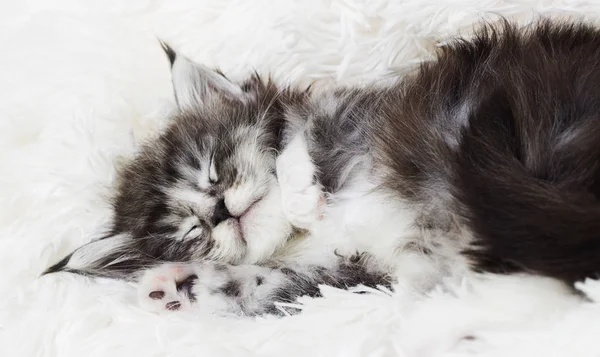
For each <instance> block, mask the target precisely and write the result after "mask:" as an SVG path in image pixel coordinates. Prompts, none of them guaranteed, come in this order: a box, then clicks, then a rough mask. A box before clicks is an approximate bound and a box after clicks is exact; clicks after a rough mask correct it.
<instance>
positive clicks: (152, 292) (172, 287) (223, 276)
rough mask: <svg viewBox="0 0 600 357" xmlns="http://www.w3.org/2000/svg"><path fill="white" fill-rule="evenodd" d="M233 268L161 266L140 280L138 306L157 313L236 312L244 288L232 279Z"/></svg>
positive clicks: (213, 265) (219, 265) (212, 265)
mask: <svg viewBox="0 0 600 357" xmlns="http://www.w3.org/2000/svg"><path fill="white" fill-rule="evenodd" d="M234 269H235V267H234V266H230V265H226V264H222V263H218V262H204V263H188V264H176V263H167V264H162V265H160V266H158V267H156V268H153V269H149V270H147V271H146V272H145V274H144V275H143V276H142V278H141V279H140V281H139V287H138V300H139V304H140V306H141V307H142V308H144V309H145V310H148V311H151V312H158V313H160V312H165V311H179V310H192V309H193V310H196V309H198V310H202V311H204V312H209V313H238V312H240V311H241V309H242V306H241V305H240V304H241V301H242V296H241V295H242V291H243V287H244V286H245V285H243V284H241V282H239V281H238V280H237V279H236V278H234V276H233V275H234V273H233V270H234ZM246 270H247V269H246ZM252 282H254V280H252ZM246 285H248V284H246Z"/></svg>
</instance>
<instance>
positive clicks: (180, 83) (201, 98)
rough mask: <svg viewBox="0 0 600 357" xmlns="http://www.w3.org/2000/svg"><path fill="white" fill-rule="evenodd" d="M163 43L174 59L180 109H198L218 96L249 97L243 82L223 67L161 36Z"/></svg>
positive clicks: (176, 94) (164, 48)
mask: <svg viewBox="0 0 600 357" xmlns="http://www.w3.org/2000/svg"><path fill="white" fill-rule="evenodd" d="M159 43H160V45H161V47H162V48H163V50H164V51H165V54H166V55H167V57H168V58H169V61H170V63H171V80H172V82H173V90H174V92H175V100H176V101H177V106H178V107H179V108H180V109H182V110H190V109H191V110H193V109H197V108H198V107H199V106H202V105H204V104H206V103H207V102H208V101H210V100H212V99H214V98H227V99H230V100H236V99H237V100H242V101H243V100H246V99H247V96H246V95H245V93H244V92H243V91H242V89H241V88H240V86H239V85H238V84H236V83H232V82H231V81H229V79H227V77H225V75H223V73H221V72H220V71H218V70H213V69H210V68H208V67H206V66H205V65H202V64H199V63H194V62H192V61H191V60H190V59H189V58H187V57H185V56H182V55H181V54H178V53H177V52H175V50H173V48H172V47H171V46H169V45H168V44H167V43H166V42H164V41H160V40H159Z"/></svg>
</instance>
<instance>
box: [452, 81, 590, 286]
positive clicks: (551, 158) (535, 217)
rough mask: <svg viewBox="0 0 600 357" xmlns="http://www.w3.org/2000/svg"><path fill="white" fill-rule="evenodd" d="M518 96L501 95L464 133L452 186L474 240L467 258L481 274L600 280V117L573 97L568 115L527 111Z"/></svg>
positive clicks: (487, 103)
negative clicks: (592, 278)
mask: <svg viewBox="0 0 600 357" xmlns="http://www.w3.org/2000/svg"><path fill="white" fill-rule="evenodd" d="M519 95H521V96H522V95H523V93H515V92H511V91H510V90H499V91H495V92H494V93H493V94H492V95H491V96H489V97H488V99H487V100H486V101H484V102H482V103H480V106H479V107H478V109H476V110H475V111H474V113H473V114H472V115H471V118H470V121H469V123H470V127H469V128H467V129H465V132H464V135H463V141H462V143H461V148H460V152H459V155H458V165H457V167H458V172H457V175H456V181H455V188H457V192H456V196H457V198H458V202H459V205H460V206H461V211H462V212H463V216H464V217H465V218H466V220H467V223H468V225H469V226H470V228H471V229H472V231H473V233H474V237H475V242H474V244H473V246H472V248H471V249H469V250H468V251H467V252H466V254H467V255H468V256H470V257H471V258H472V259H473V263H474V265H475V267H476V268H478V269H480V270H483V271H494V272H511V271H527V272H531V273H535V274H541V275H545V276H549V277H553V278H557V279H560V280H563V281H565V282H567V283H573V282H575V281H578V280H582V279H584V278H586V277H597V276H598V273H599V272H600V202H599V201H598V194H599V193H600V168H599V163H600V111H599V112H595V113H593V114H591V115H590V114H589V113H590V112H589V111H587V110H589V109H592V108H589V107H588V108H585V110H584V111H587V113H585V112H581V111H578V108H582V107H581V106H579V107H578V105H579V104H581V103H577V100H576V99H575V98H573V101H571V102H570V104H567V105H572V107H571V108H568V109H567V110H566V111H564V112H560V111H557V106H556V105H555V103H547V107H545V108H544V104H543V103H540V104H541V106H539V107H537V106H535V107H533V106H529V107H527V106H526V105H524V104H525V103H519V100H520V99H519V98H516V97H517V96H519ZM599 98H600V97H599ZM548 100H552V97H551V96H550V97H549V98H548ZM565 103H566V102H565ZM529 104H531V103H529ZM562 104H564V103H559V105H562ZM594 109H595V108H594ZM592 112H593V110H592ZM538 114H539V115H540V116H543V118H542V117H540V116H538ZM507 138H508V139H507Z"/></svg>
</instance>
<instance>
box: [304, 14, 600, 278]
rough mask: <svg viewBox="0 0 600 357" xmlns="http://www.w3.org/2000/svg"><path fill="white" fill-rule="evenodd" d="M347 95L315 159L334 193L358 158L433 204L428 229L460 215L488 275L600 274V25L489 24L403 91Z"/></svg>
mask: <svg viewBox="0 0 600 357" xmlns="http://www.w3.org/2000/svg"><path fill="white" fill-rule="evenodd" d="M340 98H341V100H342V101H345V102H346V103H344V104H340V105H339V106H338V107H339V108H341V110H340V111H339V112H336V113H335V115H333V116H331V117H327V118H321V120H318V123H317V124H315V125H314V126H313V128H314V129H313V132H312V137H313V143H314V146H313V157H315V161H316V163H318V165H319V166H321V167H323V168H331V167H334V168H336V169H335V170H326V169H321V170H320V172H326V173H325V174H324V175H323V177H322V178H321V179H322V181H323V182H324V185H325V187H326V188H327V189H329V190H332V191H335V189H336V188H337V187H339V186H340V185H341V184H342V183H340V182H339V181H336V180H338V179H339V177H336V176H332V172H333V173H335V172H341V171H343V170H342V169H340V167H341V166H343V163H345V162H349V161H351V156H353V155H356V153H357V149H358V150H360V151H363V152H365V153H368V155H372V156H373V157H374V159H375V161H376V163H377V164H380V165H381V166H383V167H386V168H388V169H389V170H388V171H387V173H386V178H385V181H386V184H385V185H386V186H387V187H388V188H390V189H391V190H393V191H395V192H397V193H398V195H400V196H401V197H402V198H408V199H410V200H411V201H413V202H415V203H416V204H423V205H424V207H425V208H424V216H425V217H424V220H423V222H424V226H425V228H428V227H432V226H433V227H435V226H436V225H437V226H438V228H442V229H446V228H447V227H446V226H445V225H447V224H449V222H450V221H452V220H454V219H458V221H459V224H462V225H465V226H467V227H468V228H469V229H470V230H471V231H472V232H473V236H474V238H475V241H474V242H473V246H472V247H471V248H468V249H466V250H465V252H464V253H465V254H466V255H468V256H469V257H470V258H471V261H472V263H473V267H474V268H475V269H477V270H481V271H492V272H501V273H508V272H516V271H525V272H530V273H533V274H540V275H545V276H550V277H553V278H557V279H560V280H563V281H565V282H568V283H573V282H574V281H577V280H581V279H584V278H585V277H595V276H596V275H597V274H598V272H600V236H599V234H600V230H599V229H600V202H599V201H598V194H600V191H599V190H600V171H598V170H599V169H600V166H599V164H600V161H599V159H600V32H599V31H598V30H597V29H596V28H593V27H591V26H585V25H578V24H570V23H566V24H553V23H552V22H549V21H547V22H542V23H540V24H538V25H536V26H535V27H532V28H529V29H527V30H525V31H523V30H518V29H517V28H516V27H514V26H512V25H510V24H508V23H503V26H500V27H485V28H484V29H483V30H481V31H479V32H478V33H477V34H476V36H475V37H474V38H473V39H472V40H462V39H461V40H456V41H454V42H453V43H451V44H449V45H448V46H447V47H444V48H443V49H442V50H441V51H440V54H439V56H438V58H437V60H435V61H432V62H428V63H424V64H423V65H421V67H420V68H419V70H418V71H417V72H416V74H414V75H410V76H408V77H407V78H405V79H404V80H402V81H401V83H400V84H399V85H398V86H397V87H394V88H392V89H384V90H356V91H350V93H348V92H343V95H342V96H340ZM358 120H360V124H358V125H357V122H358ZM364 125H368V126H369V128H368V129H365V128H364V127H361V126H364ZM332 139H337V140H335V141H334V142H332ZM444 216H454V218H451V219H445V217H444Z"/></svg>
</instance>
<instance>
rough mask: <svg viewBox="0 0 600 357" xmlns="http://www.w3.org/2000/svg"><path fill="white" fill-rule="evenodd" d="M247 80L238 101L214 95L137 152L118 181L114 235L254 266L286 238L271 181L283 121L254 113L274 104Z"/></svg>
mask: <svg viewBox="0 0 600 357" xmlns="http://www.w3.org/2000/svg"><path fill="white" fill-rule="evenodd" d="M255 81H257V79H252V80H251V81H250V82H248V83H247V86H246V87H247V88H252V89H250V90H249V91H248V92H244V93H243V94H244V96H245V99H244V100H237V99H233V98H227V97H225V96H217V95H215V96H214V97H213V98H210V99H208V101H205V102H203V103H202V105H198V106H195V107H189V108H183V109H182V111H181V113H179V114H178V115H177V116H176V117H175V118H174V121H173V123H172V125H171V126H170V127H169V128H168V129H167V131H166V132H165V133H164V134H163V135H161V136H160V138H159V139H158V140H157V141H156V142H152V143H149V144H148V145H147V146H146V147H145V148H144V149H143V151H142V152H141V154H140V155H139V156H138V157H137V158H136V159H135V160H134V161H133V162H132V163H131V164H130V165H129V166H128V167H127V168H126V169H125V171H124V172H123V174H122V177H121V182H120V185H119V189H118V191H119V193H118V196H117V199H116V201H115V228H116V230H117V231H125V232H130V233H131V234H133V235H134V237H145V236H155V237H161V238H164V239H168V240H170V241H171V242H177V243H174V244H173V245H179V246H185V247H186V249H187V250H188V251H189V253H190V255H191V256H192V257H194V258H200V257H208V258H210V259H218V260H224V261H228V262H241V261H244V262H256V261H259V260H261V259H264V258H266V257H268V256H270V255H271V254H272V253H273V250H274V249H275V248H276V247H277V246H278V245H279V244H281V243H283V242H284V241H285V240H286V239H287V237H288V236H289V235H290V234H291V226H290V224H289V223H288V222H287V220H286V219H285V218H284V216H283V215H282V210H281V207H280V204H281V199H280V194H279V187H278V184H277V178H276V176H275V157H276V153H277V149H278V144H279V140H280V132H281V130H282V127H281V126H282V125H283V120H282V119H281V118H280V117H278V115H281V113H278V112H277V110H276V109H277V108H273V107H272V106H271V108H270V109H269V111H268V112H267V111H265V109H266V107H265V105H262V107H261V103H263V101H267V103H268V101H272V100H274V98H268V97H267V96H268V95H270V94H269V93H268V92H269V91H268V90H267V89H266V88H264V87H262V86H261V85H260V84H259V83H254V82H255ZM265 104H266V103H265ZM277 105H279V104H277ZM179 242H181V243H182V244H179Z"/></svg>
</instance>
